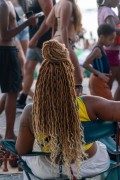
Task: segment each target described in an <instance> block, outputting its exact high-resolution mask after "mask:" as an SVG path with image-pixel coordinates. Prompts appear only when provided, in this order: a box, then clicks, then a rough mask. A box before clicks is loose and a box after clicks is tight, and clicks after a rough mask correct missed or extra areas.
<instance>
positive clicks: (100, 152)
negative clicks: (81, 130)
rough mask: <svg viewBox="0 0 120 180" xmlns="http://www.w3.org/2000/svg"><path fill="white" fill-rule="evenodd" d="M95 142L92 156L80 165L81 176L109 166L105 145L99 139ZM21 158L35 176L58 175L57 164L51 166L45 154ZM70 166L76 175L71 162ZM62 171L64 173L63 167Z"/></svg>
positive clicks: (98, 171) (103, 169)
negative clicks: (94, 152)
mask: <svg viewBox="0 0 120 180" xmlns="http://www.w3.org/2000/svg"><path fill="white" fill-rule="evenodd" d="M96 144H97V152H96V154H95V155H94V156H93V157H92V158H89V159H88V160H85V161H84V162H83V163H82V165H81V174H80V175H81V177H85V176H91V175H95V174H98V173H101V172H103V171H105V170H107V169H108V168H109V165H110V159H109V155H108V153H107V150H106V146H105V145H104V144H103V143H101V142H99V141H97V142H96ZM23 159H24V160H25V161H26V163H27V164H28V166H29V167H30V169H31V170H32V172H33V174H35V175H36V176H37V177H41V178H50V177H57V176H58V172H59V166H58V165H55V166H51V162H50V161H49V160H48V159H47V158H46V157H45V156H39V157H38V156H34V157H23ZM71 168H72V171H73V174H74V176H77V170H76V167H75V164H71ZM63 173H64V174H66V173H65V171H64V167H63ZM26 179H27V178H26V177H25V175H24V180H26ZM32 180H35V178H33V177H32Z"/></svg>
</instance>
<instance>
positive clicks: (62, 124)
mask: <svg viewBox="0 0 120 180" xmlns="http://www.w3.org/2000/svg"><path fill="white" fill-rule="evenodd" d="M42 55H43V58H44V60H43V63H42V65H41V68H40V70H39V76H38V79H37V83H36V90H35V95H34V101H33V102H34V103H33V113H32V114H33V116H32V120H33V129H34V133H35V137H36V139H37V142H38V144H41V143H42V144H44V136H45V135H49V137H50V141H49V144H50V152H51V161H52V162H53V163H54V162H55V159H56V157H57V156H58V154H60V153H62V161H63V163H64V165H65V167H67V169H69V168H70V163H71V162H72V161H74V162H75V163H76V164H77V165H78V166H79V165H80V162H81V161H82V160H83V159H84V156H85V154H84V148H83V145H84V140H83V131H82V127H81V125H80V120H79V115H78V112H77V108H76V94H75V90H74V85H75V84H74V78H73V73H74V68H73V65H72V63H71V61H70V59H69V53H68V50H67V49H66V48H65V46H64V45H63V44H61V43H59V42H58V41H56V40H50V41H47V42H45V43H44V45H43V49H42ZM40 134H42V137H43V139H42V142H41V141H40V138H39V137H40ZM78 166H77V167H78ZM68 167H69V168H68Z"/></svg>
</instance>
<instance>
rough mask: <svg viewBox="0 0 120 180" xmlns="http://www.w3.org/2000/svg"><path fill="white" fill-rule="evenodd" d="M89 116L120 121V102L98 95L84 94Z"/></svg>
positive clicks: (92, 118)
mask: <svg viewBox="0 0 120 180" xmlns="http://www.w3.org/2000/svg"><path fill="white" fill-rule="evenodd" d="M83 100H84V103H85V106H86V109H87V113H88V116H89V117H90V119H91V120H94V119H96V118H100V119H101V120H108V121H116V122H120V102H119V101H111V100H107V99H105V98H102V97H98V96H83Z"/></svg>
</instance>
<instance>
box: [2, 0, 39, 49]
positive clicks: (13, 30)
mask: <svg viewBox="0 0 120 180" xmlns="http://www.w3.org/2000/svg"><path fill="white" fill-rule="evenodd" d="M3 17H4V18H3ZM36 18H37V17H35V16H31V17H30V18H29V19H28V20H27V21H26V22H24V23H23V24H22V25H20V26H18V27H17V26H16V25H17V24H16V15H15V10H14V6H13V5H12V3H11V2H10V1H7V0H0V45H4V46H5V45H6V46H8V45H9V46H14V45H15V44H14V43H15V42H14V37H15V36H16V35H17V34H18V33H19V32H21V31H22V30H23V29H24V28H25V27H26V26H29V25H33V26H34V25H35V24H36Z"/></svg>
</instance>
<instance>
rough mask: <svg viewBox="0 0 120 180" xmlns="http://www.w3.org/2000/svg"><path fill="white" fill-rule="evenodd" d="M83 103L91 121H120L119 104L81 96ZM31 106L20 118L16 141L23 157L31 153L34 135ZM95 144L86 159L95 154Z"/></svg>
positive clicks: (18, 150) (94, 97) (17, 148)
mask: <svg viewBox="0 0 120 180" xmlns="http://www.w3.org/2000/svg"><path fill="white" fill-rule="evenodd" d="M83 101H84V104H85V106H86V109H87V113H88V116H89V118H90V119H91V120H95V119H96V118H97V117H98V118H100V119H103V120H108V121H116V122H119V121H120V102H115V101H110V100H106V99H104V98H101V97H97V96H83ZM31 112H32V104H31V105H28V106H27V107H26V108H25V110H24V112H23V114H22V117H21V123H20V129H19V134H18V137H17V141H16V150H17V152H18V153H19V154H21V155H23V154H26V153H30V152H32V149H33V143H34V140H35V138H34V134H33V130H32V122H31V121H32V118H31ZM23 144H24V146H23ZM96 150H97V147H96V143H94V144H93V145H92V147H91V148H90V149H89V150H88V151H87V153H88V157H92V156H93V155H94V154H95V153H96Z"/></svg>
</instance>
